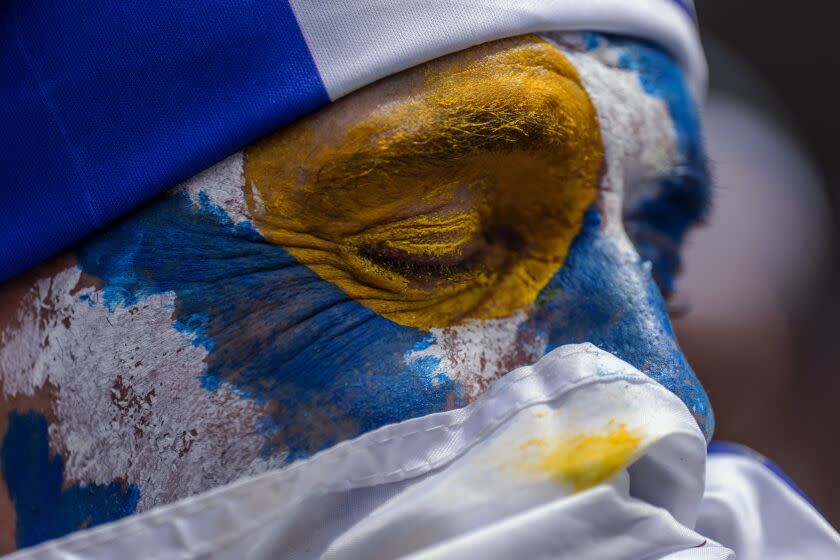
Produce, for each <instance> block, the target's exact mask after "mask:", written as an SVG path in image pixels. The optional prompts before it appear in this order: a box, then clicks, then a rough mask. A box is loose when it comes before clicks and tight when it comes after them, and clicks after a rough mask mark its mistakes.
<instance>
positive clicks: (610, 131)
mask: <svg viewBox="0 0 840 560" xmlns="http://www.w3.org/2000/svg"><path fill="white" fill-rule="evenodd" d="M708 198H709V184H708V180H707V175H706V168H705V160H704V156H703V148H702V142H701V137H700V131H699V126H698V115H697V111H696V105H695V100H694V97H693V96H692V94H691V93H690V88H689V86H688V84H687V82H686V80H685V78H684V76H683V74H682V71H681V70H680V67H679V66H678V65H677V64H676V63H675V62H674V61H673V60H672V58H671V57H670V56H669V55H667V54H666V53H665V52H664V51H663V50H661V49H660V48H658V47H655V46H653V45H652V44H649V43H646V42H643V41H637V40H631V39H624V38H618V37H607V36H602V35H595V34H583V35H580V34H573V35H545V36H537V35H524V36H519V37H514V38H509V39H503V40H499V41H495V42H490V43H486V44H482V45H479V46H476V47H472V48H469V49H466V50H463V51H461V52H458V53H455V54H451V55H447V56H444V57H441V58H438V59H435V60H432V61H430V62H428V63H425V64H422V65H420V66H416V67H414V68H411V69H409V70H406V71H403V72H401V73H398V74H396V75H393V76H390V77H387V78H384V79H382V80H380V81H378V82H375V83H373V84H371V85H369V86H366V87H364V88H363V89H360V90H359V91H357V92H354V93H352V94H350V95H348V96H346V97H344V98H342V99H340V100H338V101H336V102H334V103H332V104H330V105H327V106H325V107H324V108H322V109H320V110H318V111H316V112H314V113H311V114H310V115H308V116H306V117H304V118H301V119H299V120H298V121H296V122H294V123H293V124H291V125H289V126H287V127H284V128H281V129H280V130H278V131H276V132H275V133H273V134H270V135H269V136H267V137H264V138H262V139H260V140H258V141H256V142H254V143H252V144H250V145H249V146H247V147H246V148H245V149H244V150H242V151H241V152H239V153H237V154H235V155H233V156H231V157H229V158H228V159H226V160H224V161H223V162H221V163H219V164H217V165H215V166H214V167H212V168H210V169H208V170H206V171H205V172H203V173H201V174H199V175H198V176H196V177H194V178H193V179H191V180H189V181H187V182H186V183H185V184H183V185H180V186H178V187H176V188H174V189H173V190H171V191H170V192H168V193H166V194H165V195H164V196H162V197H161V198H159V199H157V200H155V201H153V202H152V203H151V204H149V205H147V206H146V207H144V208H142V209H140V210H138V211H137V212H135V213H133V214H131V215H129V216H128V217H126V218H124V219H122V220H121V221H119V222H118V223H116V224H113V225H111V226H109V227H107V228H105V229H103V230H101V231H99V232H97V233H96V234H94V235H93V236H92V237H90V238H89V239H88V240H86V241H84V242H83V243H81V244H79V245H78V246H77V247H75V249H74V250H73V251H72V253H71V255H67V256H65V257H62V258H60V259H58V260H54V261H52V262H51V263H49V264H47V265H45V266H43V267H41V268H39V269H35V270H34V271H32V272H30V273H29V274H27V275H25V276H24V277H22V278H20V279H19V280H16V281H15V282H13V283H11V284H9V285H7V287H6V290H5V293H4V294H3V295H2V296H0V297H2V298H3V299H2V303H3V305H5V306H6V307H7V308H9V309H14V315H13V317H12V320H11V321H10V322H9V323H8V324H5V325H2V327H0V328H2V338H0V368H2V373H3V377H2V380H3V383H2V385H0V403H4V404H3V407H0V413H2V418H0V436H2V434H3V432H4V431H5V432H6V433H7V437H6V440H5V443H4V444H3V449H2V452H3V454H4V455H3V459H4V461H5V462H4V465H6V464H8V463H9V461H10V459H9V458H10V457H11V456H12V455H13V454H14V453H16V452H17V451H19V450H16V449H14V446H15V445H29V444H25V443H22V442H23V441H24V440H22V439H20V438H18V439H14V438H10V437H9V435H12V436H14V435H15V433H16V432H15V430H16V429H19V430H28V433H29V434H30V436H32V434H35V435H38V434H40V436H39V437H42V438H46V437H47V433H48V434H49V443H50V446H51V448H52V449H54V450H56V451H58V452H59V453H61V456H62V460H63V461H64V463H63V469H64V474H63V476H64V479H65V480H69V481H82V482H84V481H91V482H96V483H97V484H98V485H99V486H98V488H99V490H101V491H102V492H104V493H107V492H109V491H110V492H111V493H112V494H113V495H112V496H111V498H113V499H112V503H119V504H122V505H119V506H114V507H117V509H119V507H122V508H124V509H125V508H129V509H130V508H134V507H136V506H137V502H138V500H139V501H140V504H141V507H144V508H147V507H150V506H152V505H155V504H159V503H164V502H167V501H171V500H172V499H175V498H178V497H182V496H185V495H188V494H191V493H194V492H197V491H199V490H202V489H204V488H208V487H212V486H214V485H217V484H220V483H223V482H226V481H229V480H233V479H235V478H238V477H240V476H243V475H245V474H249V473H254V472H259V471H261V470H265V469H266V468H269V467H272V466H277V465H283V464H288V463H290V462H292V461H295V460H297V459H300V458H304V457H307V456H309V455H311V454H313V453H315V452H317V451H319V450H322V449H324V448H327V447H329V446H332V445H334V444H336V443H338V442H340V441H342V440H346V439H348V438H352V437H354V436H357V435H359V434H361V433H363V432H366V431H370V430H373V429H376V428H378V427H381V426H383V425H386V424H390V423H393V422H399V421H401V420H405V419H408V418H412V417H416V416H420V415H424V414H429V413H434V412H439V411H444V410H448V409H452V408H456V407H460V406H464V405H466V404H468V403H470V402H471V401H473V400H474V399H476V398H478V397H479V396H480V395H481V394H482V392H483V391H484V390H485V389H487V388H488V386H489V385H490V384H491V383H492V382H493V381H494V380H495V379H497V378H498V377H500V376H501V375H503V374H505V373H507V372H509V371H511V370H513V369H515V368H516V367H518V366H521V365H525V364H529V363H532V362H534V361H536V360H537V359H539V358H540V357H541V356H542V355H544V354H545V353H547V352H548V351H550V350H552V349H554V348H557V347H559V346H562V345H564V344H569V343H582V342H589V343H592V344H594V345H596V346H598V347H600V348H601V349H603V350H606V351H608V352H611V353H614V354H615V355H616V356H618V357H620V358H622V359H624V360H626V361H627V362H629V363H630V364H632V365H633V366H635V367H637V368H639V369H640V370H642V371H643V372H644V373H646V374H647V375H649V376H651V377H652V378H654V379H655V380H657V381H659V382H660V383H662V384H663V385H664V386H665V387H667V388H668V389H670V390H671V391H673V392H674V393H675V394H676V395H677V396H679V397H680V399H682V400H683V402H684V403H685V404H686V405H687V407H688V408H689V410H690V411H691V413H692V414H693V415H694V417H695V418H696V419H697V422H698V423H699V425H700V427H701V429H702V430H703V431H704V433H705V434H706V436H707V437H710V436H711V433H712V430H713V417H712V411H711V408H710V406H709V403H708V400H707V398H706V395H705V393H704V392H703V389H702V387H701V386H700V384H699V382H698V381H697V379H696V378H695V376H694V374H693V373H692V371H691V369H690V368H689V366H688V364H687V363H686V362H685V359H684V358H683V356H682V354H681V352H680V350H679V348H678V346H677V343H676V341H675V339H674V337H673V333H672V331H671V327H670V324H669V321H668V314H667V311H666V304H665V303H664V299H663V296H664V297H665V298H667V296H668V295H669V294H670V292H671V291H672V289H673V283H674V277H675V275H676V274H677V271H678V268H679V249H680V243H681V241H682V239H683V236H684V234H685V232H686V230H687V229H688V228H690V227H691V226H692V225H694V224H696V223H697V222H698V221H700V220H701V219H702V217H703V215H704V212H705V210H706V208H707V205H708ZM23 410H26V411H28V412H27V413H26V414H23V412H22V411H23ZM32 411H35V413H37V415H35V416H33V412H32ZM34 437H35V436H32V437H30V438H29V439H28V440H26V441H34V439H33V438H34ZM15 442H17V443H15ZM30 455H31V453H30ZM12 462H13V461H12ZM4 468H5V467H4ZM7 471H8V469H7ZM7 471H4V473H5V476H6V481H7V485H8V484H10V482H9V480H8V478H9V475H8V472H7ZM111 481H120V483H114V484H115V486H114V485H111V486H113V488H112V487H111V486H109V485H108V484H109V483H111ZM94 486H96V485H94ZM108 488H111V490H108ZM115 496H116V498H114V497H115ZM120 500H121V501H120ZM0 502H2V500H0ZM0 508H2V503H0Z"/></svg>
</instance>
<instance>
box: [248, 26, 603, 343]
mask: <svg viewBox="0 0 840 560" xmlns="http://www.w3.org/2000/svg"><path fill="white" fill-rule="evenodd" d="M602 163H603V146H602V143H601V137H600V130H599V125H598V121H597V116H596V112H595V109H594V107H593V105H592V103H591V102H590V100H589V97H588V96H587V94H586V92H585V91H584V89H583V86H582V85H581V82H580V77H579V76H578V74H577V71H576V70H575V68H574V67H573V66H572V65H571V64H570V63H569V61H568V60H567V59H566V58H565V57H564V56H563V55H562V54H561V53H560V51H558V50H557V49H556V48H554V47H553V46H551V45H550V44H548V43H546V42H545V41H542V40H540V39H538V38H536V37H534V36H526V37H520V38H514V39H506V40H503V41H497V42H494V43H488V44H486V45H481V46H478V47H474V48H472V49H469V50H467V51H462V52H461V53H457V54H454V55H450V56H447V57H443V58H440V59H437V60H435V61H432V62H429V63H427V64H424V65H421V66H419V67H416V68H413V69H410V70H407V71H405V72H402V73H400V74H397V75H395V76H392V77H389V78H386V79H384V80H382V81H380V82H377V83H375V84H372V85H371V86H368V87H366V88H364V89H362V90H360V91H358V92H356V93H354V94H351V95H349V96H348V97H346V98H344V99H341V100H338V101H337V102H335V103H333V104H332V105H330V106H328V107H326V108H324V109H322V110H320V111H318V112H317V113H315V114H313V115H311V116H310V117H307V118H304V119H302V120H301V121H298V122H297V123H295V124H294V125H291V126H289V127H285V128H283V129H281V130H279V131H278V132H276V133H274V134H272V135H270V136H268V137H266V138H264V139H263V140H261V141H259V142H257V143H255V144H254V145H252V146H250V147H249V148H247V149H246V151H245V174H246V191H247V192H246V199H247V202H248V207H249V213H250V214H251V216H252V218H253V222H254V225H255V226H256V227H257V229H258V230H259V231H260V233H261V234H262V235H263V236H264V237H265V238H266V239H268V240H269V241H272V242H274V243H277V244H279V245H281V246H283V247H284V248H286V249H287V250H288V251H289V252H290V253H291V254H292V255H293V256H294V257H295V258H296V259H298V261H300V262H302V263H303V264H306V265H307V266H309V267H310V268H312V269H313V270H314V271H315V272H316V273H317V274H318V275H319V276H321V277H322V278H323V279H325V280H328V281H329V282H332V283H334V284H336V285H337V286H339V287H340V288H341V289H342V290H344V291H345V292H346V293H347V294H349V295H350V296H351V297H353V298H354V299H355V300H356V301H358V302H360V303H362V304H363V305H366V306H368V307H369V308H371V309H373V310H374V311H376V312H377V313H379V314H380V315H383V316H384V317H387V318H389V319H391V320H393V321H395V322H397V323H399V324H402V325H408V326H413V327H419V328H421V329H429V328H431V327H446V326H451V325H455V324H460V323H463V322H464V321H465V320H468V319H490V318H499V317H505V316H508V315H511V314H512V313H513V312H515V311H516V310H517V309H520V308H523V307H525V306H527V305H529V304H530V303H532V302H533V301H534V299H535V298H536V296H537V294H538V293H539V291H540V290H541V289H542V288H543V287H544V286H545V285H546V284H547V283H548V281H549V280H550V278H551V276H552V275H553V274H554V272H555V271H556V270H557V269H558V268H559V267H560V266H561V265H562V263H563V261H564V259H565V256H566V253H567V252H568V249H569V246H570V245H571V243H572V240H573V239H574V237H575V236H576V235H577V233H578V231H579V230H580V228H581V225H582V221H583V214H584V212H585V211H586V209H587V208H588V207H589V206H590V205H591V204H592V202H593V200H594V199H595V195H596V185H597V180H598V176H599V173H600V170H601V167H602Z"/></svg>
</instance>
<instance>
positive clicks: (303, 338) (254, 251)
mask: <svg viewBox="0 0 840 560" xmlns="http://www.w3.org/2000/svg"><path fill="white" fill-rule="evenodd" d="M78 266H79V267H80V268H81V269H82V270H83V271H84V272H86V273H88V274H92V275H95V276H97V277H99V278H101V279H102V283H103V292H104V297H103V299H104V302H105V303H106V305H108V306H111V307H113V306H116V305H119V306H129V305H133V304H135V303H137V302H138V301H140V300H142V299H144V298H146V297H148V296H150V295H152V294H156V293H163V292H167V291H174V292H175V294H176V296H177V303H176V309H175V314H174V316H175V321H174V326H175V328H177V329H179V330H182V331H185V332H189V333H192V334H194V335H195V339H194V343H195V344H197V345H201V346H203V347H204V348H206V349H207V351H208V356H207V358H206V365H207V370H206V373H205V374H204V376H203V378H202V382H203V385H204V387H205V388H207V389H208V390H214V389H216V388H217V387H219V386H220V384H221V383H222V382H229V383H231V384H232V385H233V386H234V387H235V388H236V389H238V391H239V392H240V394H241V395H242V396H243V397H245V398H251V399H255V400H257V401H259V402H268V401H270V402H271V403H272V410H274V411H275V412H274V414H273V416H272V418H271V419H268V420H266V421H263V422H261V423H260V424H259V426H258V429H259V430H260V431H261V432H262V433H263V434H264V435H265V436H266V446H265V450H264V451H265V453H267V454H273V453H287V454H288V456H287V459H288V460H294V459H298V458H301V457H306V456H308V455H309V454H311V453H314V452H316V451H319V450H321V449H324V448H326V447H330V446H331V445H333V444H335V443H337V442H338V441H340V440H343V439H347V438H349V437H353V436H355V435H358V434H360V433H364V432H366V431H369V430H372V429H375V428H378V427H380V426H383V425H386V424H390V423H393V422H398V421H400V420H404V419H406V418H412V417H415V416H422V415H425V414H430V413H433V412H439V411H441V410H444V409H446V408H448V407H452V406H454V405H458V404H462V403H463V400H462V399H461V398H460V396H459V391H458V390H457V388H456V387H455V385H454V384H453V383H452V382H451V381H450V380H449V379H448V378H447V377H446V376H445V375H444V374H443V373H442V372H439V371H437V366H438V364H437V363H434V362H435V360H434V358H431V359H429V358H426V359H424V360H421V361H416V362H414V363H407V362H406V353H407V352H410V351H411V350H412V349H413V348H421V347H422V346H423V345H427V344H428V334H427V333H423V332H420V331H419V330H417V329H414V328H409V327H403V326H400V325H397V324H395V323H392V322H391V321H389V320H387V319H385V318H383V317H380V316H378V315H377V314H376V313H374V312H373V311H371V310H369V309H368V308H366V307H364V306H362V305H361V304H359V303H357V302H356V301H354V300H353V299H351V298H350V297H349V296H347V295H346V294H345V293H343V292H342V291H341V290H339V289H338V288H336V287H335V286H333V285H332V284H330V283H328V282H326V281H324V280H322V279H321V278H320V277H319V276H318V275H316V274H315V273H314V272H312V271H311V270H310V269H309V268H307V267H305V266H303V265H301V264H299V263H298V262H297V261H296V260H295V259H294V258H293V257H292V256H291V255H289V253H288V252H286V251H285V250H284V249H283V248H281V247H278V246H276V245H273V244H271V243H268V242H267V241H265V240H264V239H263V238H262V237H261V236H260V235H259V233H257V232H256V231H255V230H254V229H253V228H252V227H251V226H250V225H249V224H247V223H240V224H238V225H234V224H233V222H232V221H231V220H230V218H229V217H228V216H227V214H225V212H224V211H223V210H221V209H220V208H218V207H216V206H213V205H212V204H211V203H210V202H209V201H208V200H207V199H206V198H203V199H202V203H201V205H200V207H196V206H195V205H194V204H193V202H192V201H191V200H190V199H189V197H188V196H187V195H186V194H185V193H183V192H180V193H177V194H175V195H173V196H170V197H168V198H165V199H163V200H161V201H160V202H159V203H158V204H156V205H155V206H153V207H150V208H147V209H145V210H143V211H141V212H139V213H138V214H136V215H134V216H132V217H131V218H130V219H128V220H125V221H124V222H122V223H121V224H119V225H117V226H115V227H114V228H112V229H111V230H109V231H108V232H107V233H105V234H103V235H101V236H99V237H98V238H97V239H95V240H93V241H91V242H89V243H87V244H86V245H84V246H83V247H82V248H81V249H80V250H79V251H78Z"/></svg>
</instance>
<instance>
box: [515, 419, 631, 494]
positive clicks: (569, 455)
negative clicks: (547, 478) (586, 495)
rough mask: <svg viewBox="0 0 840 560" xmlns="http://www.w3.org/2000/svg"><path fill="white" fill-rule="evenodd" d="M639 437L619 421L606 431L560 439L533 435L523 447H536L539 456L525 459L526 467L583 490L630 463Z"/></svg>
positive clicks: (530, 448)
mask: <svg viewBox="0 0 840 560" xmlns="http://www.w3.org/2000/svg"><path fill="white" fill-rule="evenodd" d="M640 441H641V437H640V435H639V434H638V433H636V432H633V431H630V430H628V429H627V428H626V427H625V426H624V424H620V425H619V426H618V427H617V428H614V429H613V430H611V431H609V432H607V433H605V434H579V435H576V436H572V437H569V438H564V439H561V440H559V441H549V440H546V439H542V438H535V439H531V440H528V441H527V442H525V443H524V444H523V445H522V449H523V450H524V451H526V452H527V451H534V450H536V455H537V458H536V459H535V460H529V461H527V462H526V468H527V470H529V471H530V472H539V473H545V474H549V475H551V476H552V477H553V478H555V479H557V480H559V481H560V482H563V483H564V484H568V485H569V486H571V487H572V488H573V489H574V491H575V492H580V491H581V490H586V489H587V488H591V487H592V486H595V485H596V484H599V483H601V482H603V481H605V480H607V479H609V478H610V477H612V476H613V475H614V474H615V473H617V472H618V471H620V470H621V469H623V468H624V467H625V466H627V464H628V463H629V461H630V459H631V458H632V457H633V455H634V453H635V452H636V450H637V449H638V447H639V442H640ZM534 448H536V449H534Z"/></svg>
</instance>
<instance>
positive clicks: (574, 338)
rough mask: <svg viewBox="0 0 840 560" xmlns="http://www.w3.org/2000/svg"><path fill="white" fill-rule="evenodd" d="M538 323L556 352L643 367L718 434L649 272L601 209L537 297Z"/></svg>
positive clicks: (535, 318) (707, 430)
mask: <svg viewBox="0 0 840 560" xmlns="http://www.w3.org/2000/svg"><path fill="white" fill-rule="evenodd" d="M531 324H532V325H533V328H534V329H535V330H537V331H539V332H541V333H543V334H544V336H546V338H547V340H548V347H549V349H551V348H556V347H558V346H561V345H563V344H570V343H580V342H590V343H592V344H595V345H596V346H598V347H599V348H601V349H603V350H606V351H608V352H611V353H613V354H615V355H616V356H618V357H619V358H621V359H623V360H625V361H626V362H628V363H630V364H631V365H633V366H635V367H637V368H639V369H640V370H641V371H642V372H644V373H645V374H646V375H648V376H650V377H651V378H653V379H654V380H656V381H657V382H659V383H660V384H662V385H663V386H665V387H666V388H667V389H669V390H670V391H671V392H673V393H674V394H676V395H677V396H678V397H679V398H680V399H681V400H682V401H683V402H684V403H685V404H686V405H687V406H688V408H689V410H691V412H692V414H693V415H694V416H695V418H696V419H697V420H698V422H699V424H700V426H701V428H702V429H703V430H704V432H705V433H706V435H707V437H709V436H710V435H711V433H712V430H713V424H714V418H713V414H712V410H711V406H710V404H709V401H708V397H707V396H706V393H705V391H704V390H703V388H702V386H701V385H700V382H699V381H698V380H697V378H696V376H695V375H694V372H693V371H692V370H691V368H690V366H689V365H688V363H687V362H686V360H685V357H684V356H683V354H682V352H681V350H680V349H679V346H678V344H677V341H676V339H675V337H674V333H673V330H672V328H671V324H670V320H669V318H668V314H667V312H666V310H665V305H664V302H663V300H662V297H661V295H660V293H659V291H658V289H657V287H656V285H655V283H654V281H653V279H652V278H651V274H650V267H649V265H647V264H645V263H642V262H640V260H639V258H638V256H637V255H636V254H635V253H634V252H630V251H628V249H626V248H624V246H623V245H622V244H621V243H619V242H617V241H616V240H614V239H612V238H611V237H609V236H607V235H606V234H605V233H604V232H603V231H602V227H601V219H600V214H599V211H598V210H597V209H596V208H593V209H591V210H590V211H589V212H588V213H587V216H586V221H585V225H584V228H583V230H582V231H581V233H580V235H579V236H578V237H577V239H576V240H575V242H574V244H573V245H572V248H571V251H570V252H569V255H568V258H567V259H566V262H565V264H564V265H563V267H562V268H561V269H560V270H559V271H558V272H557V273H556V274H555V276H554V277H553V278H552V280H551V281H550V282H549V284H548V285H547V286H546V287H545V288H544V289H543V290H542V292H541V293H540V295H539V297H538V298H537V302H536V305H535V311H534V313H533V315H532V317H531Z"/></svg>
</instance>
